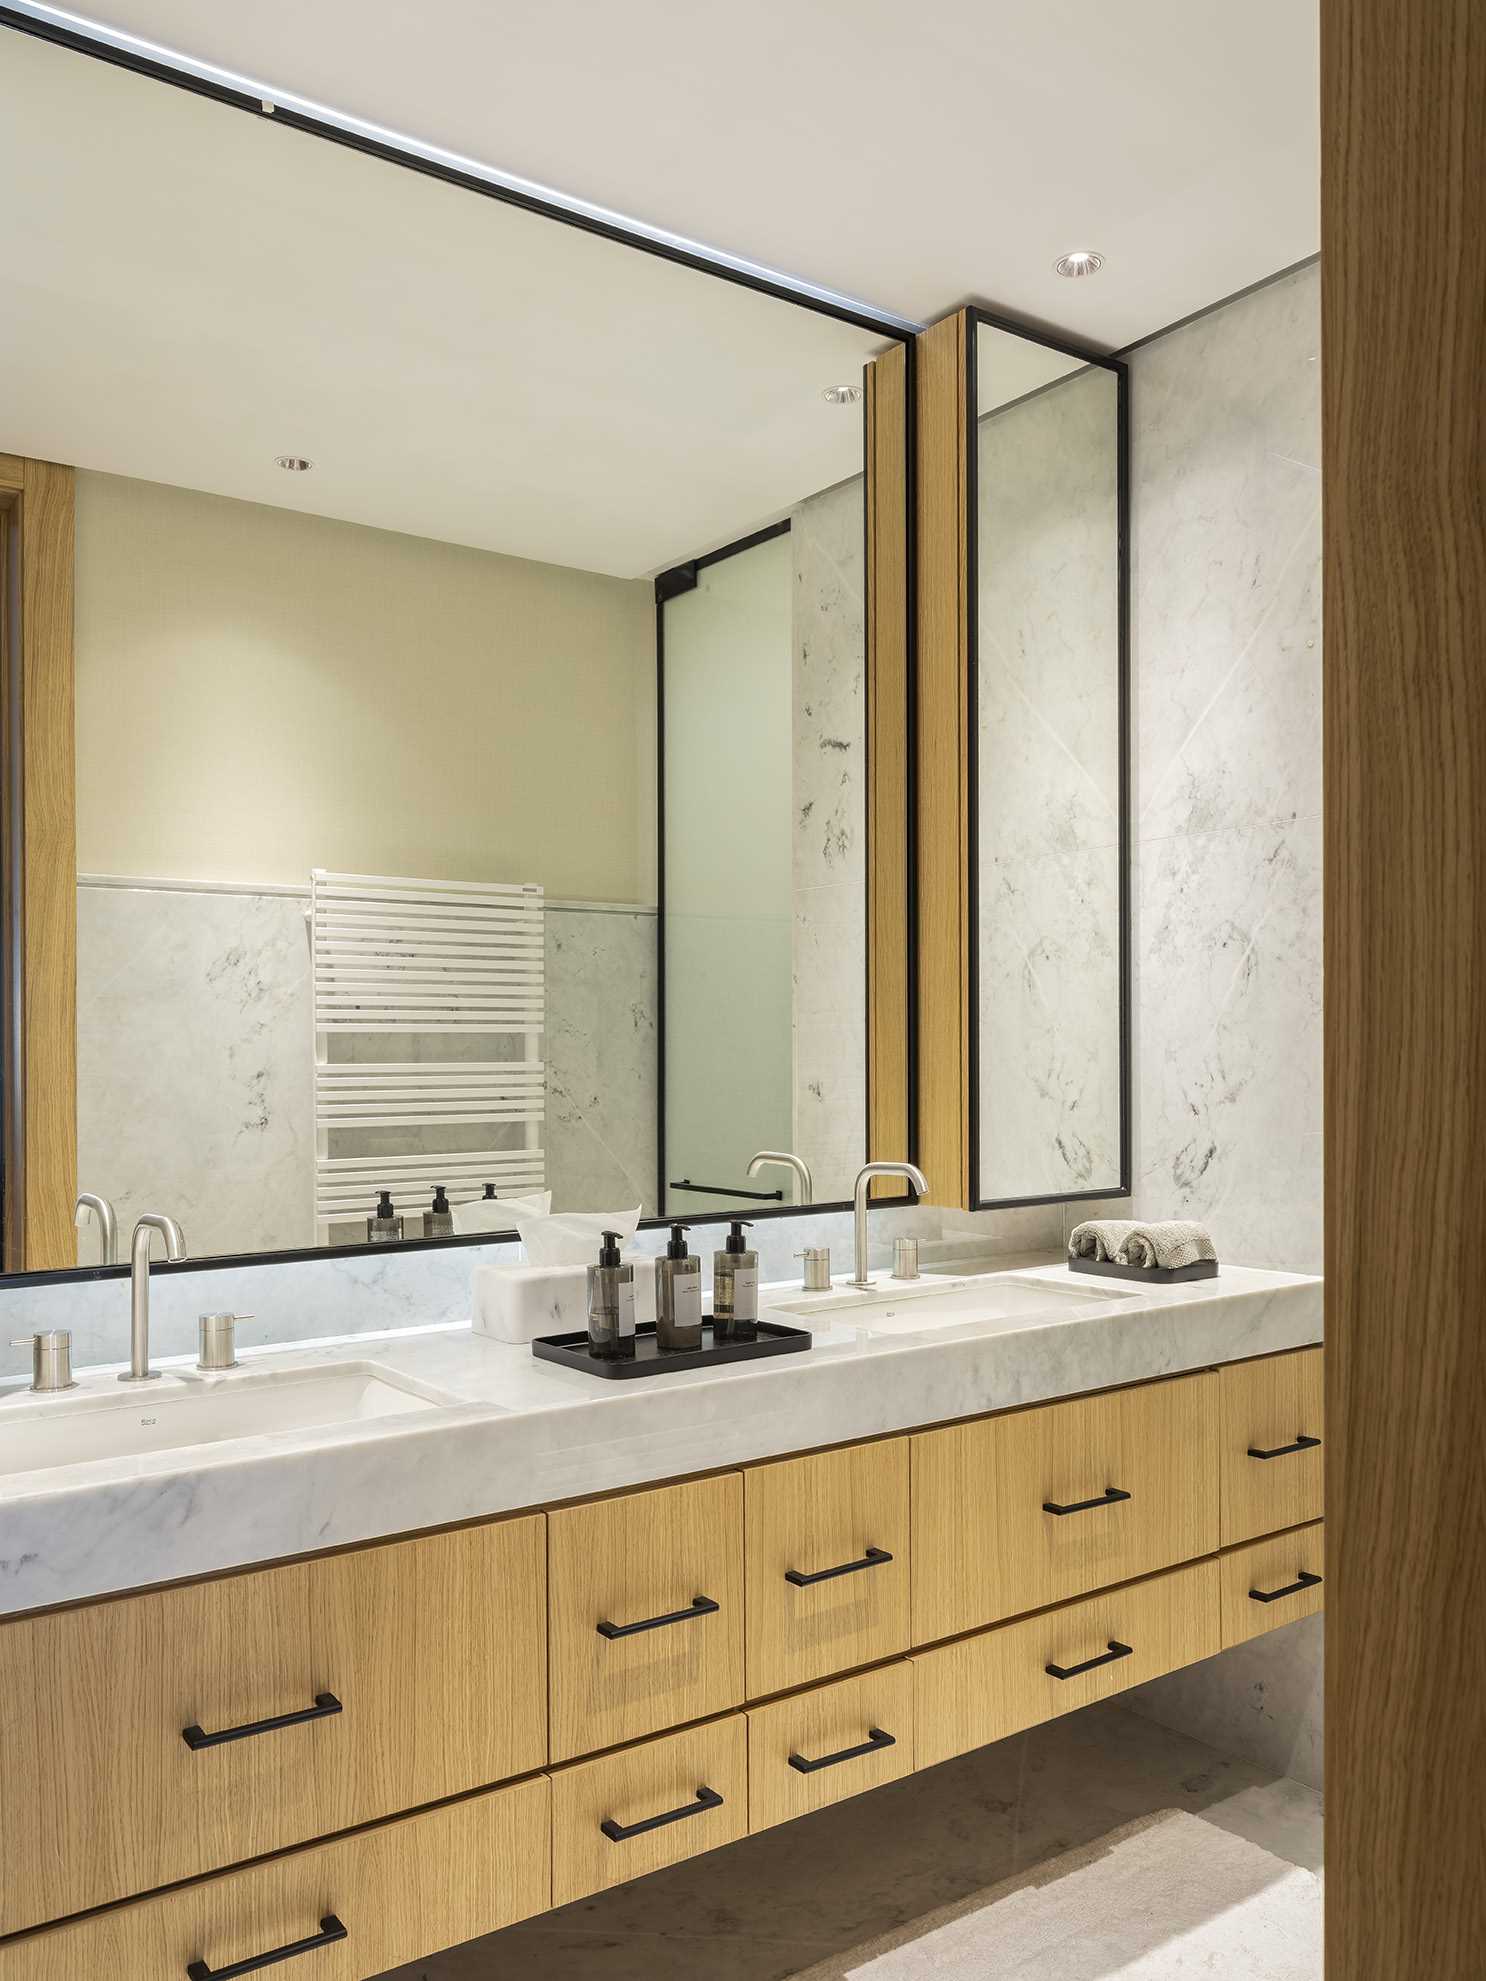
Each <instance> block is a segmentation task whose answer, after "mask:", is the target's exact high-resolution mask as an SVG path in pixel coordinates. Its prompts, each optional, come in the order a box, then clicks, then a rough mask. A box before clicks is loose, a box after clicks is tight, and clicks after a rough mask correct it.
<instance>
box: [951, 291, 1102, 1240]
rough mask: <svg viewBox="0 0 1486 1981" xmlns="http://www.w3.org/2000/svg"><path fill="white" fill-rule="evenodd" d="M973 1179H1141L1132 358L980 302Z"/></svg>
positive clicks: (975, 440)
mask: <svg viewBox="0 0 1486 1981" xmlns="http://www.w3.org/2000/svg"><path fill="white" fill-rule="evenodd" d="M969 335H970V340H971V341H970V349H969V352H968V353H967V363H968V365H969V368H970V371H971V375H972V378H973V381H974V386H973V390H972V391H970V392H969V393H968V395H967V396H968V403H969V405H970V407H972V408H973V409H974V411H973V419H974V432H973V434H972V436H971V445H970V449H969V460H970V464H971V476H972V484H973V496H972V507H971V516H972V563H971V571H972V583H971V592H970V612H971V618H972V649H971V654H972V661H971V673H972V682H973V701H974V709H975V716H974V722H973V725H972V765H973V792H974V801H973V810H972V833H973V846H972V862H971V870H972V873H973V875H974V877H975V888H974V894H975V899H974V930H973V939H972V946H973V961H974V980H975V987H976V995H975V998H974V1001H973V1003H972V1006H971V1009H972V1011H973V1012H974V1014H975V1017H974V1020H973V1052H972V1079H971V1120H972V1133H973V1155H972V1176H973V1177H974V1179H975V1190H976V1195H977V1198H978V1201H979V1204H980V1206H981V1207H982V1208H984V1207H987V1206H990V1205H997V1204H1015V1203H1028V1202H1036V1201H1038V1200H1041V1199H1046V1200H1054V1201H1067V1200H1070V1199H1077V1198H1079V1197H1098V1196H1110V1195H1117V1194H1120V1193H1121V1192H1123V1191H1125V1190H1127V1189H1128V1188H1129V1183H1130V1108H1129V1082H1130V1067H1129V1054H1130V1041H1129V1015H1128V1014H1129V969H1130V964H1129V899H1128V894H1129V878H1128V875H1129V857H1128V854H1129V846H1128V841H1129V822H1128V776H1127V764H1128V734H1127V731H1128V719H1129V717H1128V708H1129V695H1128V666H1127V640H1126V620H1127V613H1128V583H1127V572H1126V563H1125V545H1124V541H1123V531H1122V524H1123V512H1124V507H1125V504H1124V478H1125V460H1126V448H1125V389H1126V379H1125V371H1124V367H1123V366H1122V365H1120V364H1119V363H1118V362H1116V361H1114V360H1110V359H1103V358H1099V357H1097V356H1094V355H1092V354H1088V353H1075V352H1071V351H1068V350H1066V349H1062V348H1059V347H1057V346H1055V345H1053V344H1050V343H1047V342H1044V341H1042V340H1040V339H1037V338H1035V337H1032V336H1029V335H1027V334H1025V333H1023V332H1020V331H1017V330H1013V329H1011V328H1010V327H1008V326H1005V325H1003V324H999V323H995V322H992V321H990V320H989V319H987V318H985V317H983V316H979V315H978V314H977V313H975V312H972V313H971V323H970V331H969Z"/></svg>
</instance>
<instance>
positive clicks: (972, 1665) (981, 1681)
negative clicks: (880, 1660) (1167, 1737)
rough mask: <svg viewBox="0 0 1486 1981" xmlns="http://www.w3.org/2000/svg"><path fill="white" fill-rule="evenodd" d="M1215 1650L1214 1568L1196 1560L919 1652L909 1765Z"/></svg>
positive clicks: (999, 1735)
mask: <svg viewBox="0 0 1486 1981" xmlns="http://www.w3.org/2000/svg"><path fill="white" fill-rule="evenodd" d="M1220 1648H1221V1645H1220V1636H1219V1617H1218V1564H1217V1563H1216V1562H1215V1561H1199V1562H1194V1563H1193V1564H1192V1565H1191V1566H1190V1567H1188V1568H1178V1569H1173V1570H1172V1571H1171V1572H1170V1573H1169V1574H1166V1575H1153V1576H1151V1577H1149V1578H1148V1579H1147V1580H1146V1581H1144V1582H1132V1583H1129V1584H1127V1586H1126V1587H1125V1588H1123V1589H1110V1590H1105V1591H1104V1592H1103V1593H1101V1594H1100V1595H1097V1596H1089V1597H1087V1598H1086V1599H1085V1600H1084V1601H1083V1602H1081V1603H1068V1604H1065V1605H1064V1607H1063V1608H1061V1609H1056V1610H1048V1611H1046V1612H1044V1613H1043V1614H1042V1615H1041V1616H1031V1617H1024V1618H1023V1619H1022V1620H1021V1622H1020V1623H1007V1624H1002V1625H1001V1626H1000V1628H999V1629H996V1630H986V1631H982V1632H981V1633H980V1634H979V1635H978V1636H976V1637H966V1638H963V1639H961V1641H960V1642H959V1643H957V1644H946V1645H944V1646H942V1647H941V1648H940V1649H939V1650H936V1651H923V1652H920V1653H918V1654H917V1655H916V1656H915V1657H914V1659H913V1671H914V1707H915V1713H914V1732H915V1741H916V1747H915V1760H916V1763H917V1765H918V1766H919V1767H921V1768H928V1767H932V1766H933V1765H934V1763H935V1762H936V1761H947V1760H948V1759H949V1758H950V1756H951V1755H953V1754H963V1753H965V1752H966V1751H967V1750H968V1749H970V1748H972V1747H984V1746H985V1745H986V1743H987V1742H988V1741H992V1740H1004V1739H1005V1738H1006V1736H1007V1735H1008V1734H1012V1733H1019V1732H1020V1731H1021V1730H1022V1729H1023V1728H1024V1727H1030V1726H1038V1725H1040V1724H1041V1722H1042V1721H1044V1720H1052V1719H1056V1718H1057V1717H1058V1716H1059V1714H1061V1713H1071V1712H1073V1711H1074V1710H1075V1708H1077V1707H1079V1706H1088V1705H1091V1704H1092V1703H1093V1702H1094V1700H1096V1699H1107V1698H1109V1697H1110V1695H1111V1694H1112V1693H1116V1692H1124V1691H1126V1690H1128V1688H1129V1687H1130V1686H1132V1685H1143V1684H1144V1683H1145V1682H1146V1680H1147V1679H1151V1678H1159V1677H1160V1676H1161V1674H1162V1673H1163V1672H1168V1671H1175V1670H1176V1669H1177V1668H1178V1667H1179V1666H1181V1665H1190V1664H1194V1663H1195V1662H1196V1661H1197V1659H1199V1658H1208V1657H1211V1656H1212V1655H1213V1654H1214V1652H1216V1651H1217V1650H1219V1649H1220ZM1050 1665H1056V1666H1057V1667H1058V1668H1059V1670H1060V1671H1061V1672H1063V1673H1065V1674H1067V1676H1064V1677H1059V1676H1057V1675H1056V1674H1055V1673H1053V1672H1051V1671H1049V1669H1048V1667H1049V1666H1050Z"/></svg>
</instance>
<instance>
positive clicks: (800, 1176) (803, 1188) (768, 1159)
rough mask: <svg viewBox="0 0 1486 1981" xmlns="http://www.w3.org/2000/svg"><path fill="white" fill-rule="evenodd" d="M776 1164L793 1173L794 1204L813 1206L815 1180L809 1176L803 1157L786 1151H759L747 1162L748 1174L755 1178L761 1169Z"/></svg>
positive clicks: (808, 1167) (808, 1168)
mask: <svg viewBox="0 0 1486 1981" xmlns="http://www.w3.org/2000/svg"><path fill="white" fill-rule="evenodd" d="M773 1163H777V1164H778V1165H779V1167H780V1168H781V1169H792V1170H793V1171H794V1173H795V1202H796V1203H797V1204H813V1203H814V1202H815V1178H814V1177H813V1176H812V1175H811V1174H810V1165H809V1163H808V1162H806V1160H805V1158H804V1157H803V1156H795V1155H791V1154H790V1152H789V1150H788V1149H760V1150H759V1152H758V1154H757V1155H756V1156H751V1157H750V1158H749V1162H748V1174H749V1175H750V1176H757V1175H758V1173H759V1171H760V1170H761V1169H764V1168H766V1167H768V1166H769V1165H770V1164H773Z"/></svg>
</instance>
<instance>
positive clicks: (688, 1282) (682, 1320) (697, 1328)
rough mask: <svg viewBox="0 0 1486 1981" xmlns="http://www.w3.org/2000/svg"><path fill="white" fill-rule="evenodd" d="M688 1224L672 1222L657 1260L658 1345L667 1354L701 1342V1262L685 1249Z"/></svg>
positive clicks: (656, 1339)
mask: <svg viewBox="0 0 1486 1981" xmlns="http://www.w3.org/2000/svg"><path fill="white" fill-rule="evenodd" d="M687 1228H688V1227H687V1226H686V1225H684V1224H681V1223H680V1222H676V1223H673V1224H672V1226H671V1241H670V1243H669V1244H668V1245H667V1246H666V1255H665V1257H664V1258H663V1259H657V1260H656V1262H655V1345H656V1347H657V1348H658V1349H659V1350H660V1352H661V1353H662V1354H663V1355H664V1354H667V1353H674V1351H675V1350H677V1349H681V1348H700V1347H701V1345H702V1262H701V1260H700V1259H699V1258H698V1257H697V1256H696V1254H695V1253H694V1252H688V1251H687V1249H686V1233H687Z"/></svg>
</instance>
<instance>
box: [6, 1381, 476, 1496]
mask: <svg viewBox="0 0 1486 1981" xmlns="http://www.w3.org/2000/svg"><path fill="white" fill-rule="evenodd" d="M458 1401H459V1398H458V1397H454V1396H447V1395H445V1394H444V1393H443V1392H442V1391H440V1390H435V1389H430V1388H429V1387H428V1386H427V1385H426V1384H423V1383H415V1382H412V1381H410V1380H409V1379H408V1378H407V1377H404V1376H398V1375H393V1374H391V1373H390V1372H389V1371H387V1370H383V1369H379V1368H377V1367H376V1366H375V1365H374V1364H373V1363H370V1362H336V1363H331V1364H329V1365H322V1366H321V1367H319V1368H316V1369H306V1370H303V1371H300V1370H292V1371H290V1370H285V1371H283V1372H269V1371H265V1372H264V1373H263V1374H261V1375H250V1374H233V1375H229V1376H223V1377H220V1378H217V1379H215V1380H213V1381H211V1382H209V1383H203V1382H200V1381H199V1380H197V1379H196V1378H194V1377H189V1376H188V1377H186V1378H185V1379H184V1380H181V1381H177V1380H172V1379H171V1378H170V1377H169V1376H167V1377H166V1378H165V1379H164V1380H162V1381H161V1382H159V1383H152V1384H150V1385H148V1387H147V1389H146V1391H145V1392H143V1393H140V1392H135V1393H132V1394H126V1393H125V1392H124V1391H123V1390H121V1391H120V1392H119V1394H118V1395H117V1396H111V1395H110V1396H104V1395H91V1396H83V1397H78V1398H75V1399H66V1400H64V1399H60V1398H59V1399H55V1400H53V1399H51V1398H46V1399H38V1401H37V1404H36V1407H35V1410H34V1414H33V1412H32V1411H31V1410H30V1409H28V1408H26V1407H25V1406H24V1405H20V1404H18V1405H17V1406H16V1407H15V1408H14V1409H8V1410H7V1411H6V1412H5V1415H4V1418H3V1420H0V1474H5V1473H12V1472H36V1471H42V1470H44V1469H47V1468H49V1467H51V1466H56V1465H82V1464H86V1463H88V1462H89V1461H90V1460H92V1459H100V1458H134V1457H141V1456H143V1455H145V1454H146V1453H149V1452H157V1451H174V1450H178V1449H183V1448H185V1447H188V1446H191V1445H207V1444H221V1443H224V1442H225V1441H227V1440H228V1439H231V1438H252V1437H260V1436H263V1435H264V1434H265V1433H271V1432H276V1431H308V1430H326V1429H331V1428H333V1427H334V1426H336V1425H340V1424H357V1423H365V1422H367V1421H369V1420H370V1419H372V1418H380V1417H395V1416H402V1415H404V1414H406V1413H408V1412H411V1411H425V1410H437V1409H439V1408H440V1407H441V1406H447V1405H449V1404H453V1403H457V1402H458Z"/></svg>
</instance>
